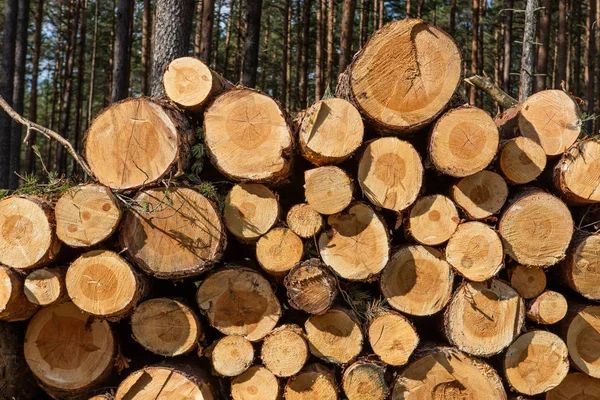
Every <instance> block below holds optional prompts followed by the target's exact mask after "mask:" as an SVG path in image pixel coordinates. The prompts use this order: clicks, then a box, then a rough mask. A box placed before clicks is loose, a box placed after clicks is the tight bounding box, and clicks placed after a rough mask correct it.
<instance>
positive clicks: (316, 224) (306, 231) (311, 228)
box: [285, 203, 323, 239]
mask: <svg viewBox="0 0 600 400" xmlns="http://www.w3.org/2000/svg"><path fill="white" fill-rule="evenodd" d="M285 222H286V223H287V226H288V227H289V228H290V229H291V230H292V231H293V232H294V233H295V234H296V235H298V236H300V237H301V238H303V239H308V238H311V237H313V236H317V234H318V233H319V232H320V231H321V229H322V228H323V216H322V215H321V214H319V213H318V212H317V211H316V210H315V209H314V208H312V207H311V206H310V204H308V203H300V204H296V205H294V206H292V208H290V210H289V211H288V213H287V216H286V219H285Z"/></svg>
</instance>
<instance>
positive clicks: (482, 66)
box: [477, 0, 486, 108]
mask: <svg viewBox="0 0 600 400" xmlns="http://www.w3.org/2000/svg"><path fill="white" fill-rule="evenodd" d="M485 12H486V0H479V45H478V46H477V51H478V53H477V54H478V57H479V61H478V62H477V65H478V66H479V71H478V72H477V73H478V74H481V75H485V60H484V58H483V52H484V50H485V47H484V46H485V41H484V38H483V31H484V30H485V26H484V24H485ZM484 95H485V93H484V92H483V90H480V91H479V98H478V99H477V104H478V106H479V107H480V108H483V100H484Z"/></svg>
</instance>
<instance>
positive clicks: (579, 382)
mask: <svg viewBox="0 0 600 400" xmlns="http://www.w3.org/2000/svg"><path fill="white" fill-rule="evenodd" d="M598 393H600V379H595V378H592V377H590V376H587V375H586V374H583V373H581V372H572V373H570V374H568V375H567V376H566V377H565V379H563V381H562V382H561V383H560V385H558V386H557V387H555V388H554V389H552V390H550V391H549V392H548V393H546V400H577V399H589V400H596V399H597V398H598Z"/></svg>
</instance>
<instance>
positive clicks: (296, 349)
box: [260, 325, 309, 378]
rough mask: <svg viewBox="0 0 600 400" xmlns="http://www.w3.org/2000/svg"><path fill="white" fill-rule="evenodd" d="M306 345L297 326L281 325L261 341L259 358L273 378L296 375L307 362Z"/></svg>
mask: <svg viewBox="0 0 600 400" xmlns="http://www.w3.org/2000/svg"><path fill="white" fill-rule="evenodd" d="M308 357H309V353H308V345H307V344H306V339H305V337H304V332H303V331H302V329H301V328H300V327H299V326H298V325H283V326H280V327H279V328H276V329H274V330H273V332H271V333H269V334H268V335H267V336H266V337H265V339H264V340H263V344H262V348H261V352H260V358H261V360H262V362H263V364H264V365H265V367H267V369H269V371H271V372H272V373H273V374H275V376H279V377H284V378H285V377H290V376H294V375H296V374H297V373H298V372H300V370H301V369H302V367H304V364H305V363H306V360H308Z"/></svg>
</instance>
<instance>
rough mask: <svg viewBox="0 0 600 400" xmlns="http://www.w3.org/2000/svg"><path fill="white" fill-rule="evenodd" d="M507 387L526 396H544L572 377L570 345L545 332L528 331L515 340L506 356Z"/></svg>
mask: <svg viewBox="0 0 600 400" xmlns="http://www.w3.org/2000/svg"><path fill="white" fill-rule="evenodd" d="M504 369H505V371H506V379H507V380H508V383H509V384H510V385H511V386H512V387H513V388H514V389H515V390H517V391H518V392H520V393H523V394H526V395H531V396H533V395H537V394H540V393H545V392H547V391H549V390H551V389H553V388H555V387H556V386H558V385H559V384H560V383H561V382H562V380H563V379H564V378H565V377H566V376H567V374H568V373H569V353H568V350H567V345H566V344H565V342H563V341H562V340H561V338H559V337H558V336H556V335H555V334H553V333H550V332H546V331H538V330H534V331H529V332H527V333H525V334H523V335H521V336H520V337H519V338H518V339H517V340H515V341H514V342H513V343H512V344H511V345H510V346H509V348H508V350H507V351H506V355H505V356H504Z"/></svg>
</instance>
